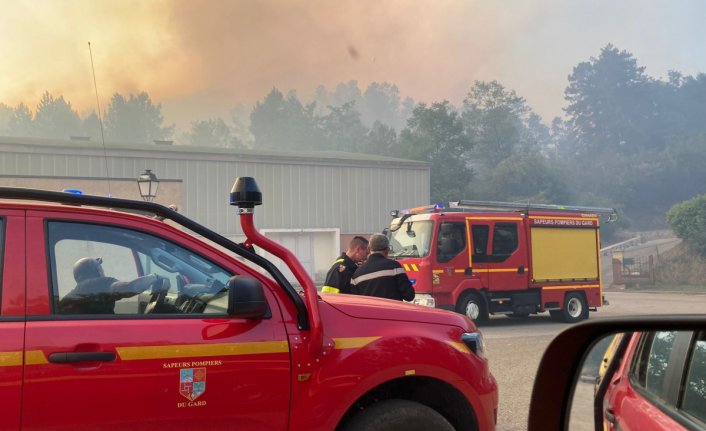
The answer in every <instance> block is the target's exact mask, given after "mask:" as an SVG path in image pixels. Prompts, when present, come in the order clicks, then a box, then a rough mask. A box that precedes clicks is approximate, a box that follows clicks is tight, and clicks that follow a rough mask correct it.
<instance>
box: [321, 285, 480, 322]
mask: <svg viewBox="0 0 706 431" xmlns="http://www.w3.org/2000/svg"><path fill="white" fill-rule="evenodd" d="M321 299H322V300H323V301H324V302H326V303H327V304H329V305H331V306H332V307H334V308H335V309H337V310H338V311H340V312H342V313H345V314H347V315H349V316H351V317H356V318H359V319H376V320H399V321H405V322H420V323H436V324H441V325H451V326H458V327H460V328H463V329H464V330H465V331H475V330H476V328H475V325H474V324H473V323H472V322H471V321H470V320H468V319H467V318H466V317H465V316H462V315H460V314H457V313H453V312H451V311H446V310H440V309H437V308H430V307H423V306H421V305H414V304H410V303H407V302H402V301H395V300H392V299H382V298H374V297H370V296H360V295H343V294H325V293H324V294H322V295H321Z"/></svg>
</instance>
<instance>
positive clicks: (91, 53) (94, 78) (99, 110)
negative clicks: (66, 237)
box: [88, 41, 113, 197]
mask: <svg viewBox="0 0 706 431" xmlns="http://www.w3.org/2000/svg"><path fill="white" fill-rule="evenodd" d="M88 55H89V56H90V57H91V72H93V89H94V90H95V92H96V106H97V107H98V123H99V124H100V126H101V143H102V144H103V161H104V162H105V176H106V177H107V179H108V197H112V196H113V195H112V193H111V192H110V170H109V169H108V151H107V150H106V148H105V134H104V133H103V114H101V103H100V100H99V99H98V84H97V83H96V69H95V67H94V66H93V51H92V50H91V42H90V41H89V42H88Z"/></svg>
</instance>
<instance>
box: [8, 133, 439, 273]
mask: <svg viewBox="0 0 706 431" xmlns="http://www.w3.org/2000/svg"><path fill="white" fill-rule="evenodd" d="M145 169H151V170H152V171H153V172H154V173H155V174H156V175H157V177H158V178H159V180H160V185H159V190H158V192H157V198H156V199H155V201H156V202H159V203H162V204H172V203H174V204H177V205H178V207H179V211H180V212H182V213H183V214H185V215H186V216H188V217H190V218H193V219H195V220H196V221H198V222H199V223H202V224H204V225H205V226H208V227H209V228H211V229H213V230H215V231H217V232H219V233H221V234H223V235H226V236H228V237H231V238H235V239H237V240H239V237H240V236H241V235H242V233H241V231H240V227H239V220H238V217H237V216H236V215H235V212H234V209H233V208H232V207H230V206H229V205H228V197H229V192H230V189H231V187H232V185H233V181H234V179H235V178H236V177H239V176H251V177H254V178H255V179H256V180H257V182H258V184H259V186H260V189H261V191H262V193H263V205H262V206H261V207H258V208H256V213H255V214H256V216H255V222H256V225H257V227H258V228H259V229H260V230H261V231H262V232H263V233H264V234H266V235H267V236H269V237H270V238H273V239H274V240H276V241H278V242H280V243H282V244H283V245H285V246H286V247H288V248H289V249H291V250H292V251H294V252H295V253H296V254H297V256H298V257H299V258H300V260H301V261H302V263H303V265H304V267H305V268H307V269H308V270H309V272H310V273H311V275H312V276H314V278H315V279H317V280H319V281H320V280H322V278H323V277H324V276H325V273H326V270H327V269H328V267H329V266H330V265H331V262H332V261H333V259H334V258H335V256H336V255H338V254H339V253H340V250H341V249H343V248H345V246H346V245H347V242H348V240H349V239H350V238H351V237H352V236H353V235H357V234H363V235H367V234H369V233H372V232H378V231H380V230H382V228H383V227H385V226H386V225H387V223H388V222H389V212H390V210H392V209H400V208H408V207H413V206H418V205H423V204H426V203H428V202H429V199H430V168H429V164H428V163H424V162H417V161H410V160H402V159H395V158H388V157H380V156H371V155H365V154H350V153H339V152H315V153H314V152H310V153H305V152H297V153H291V152H281V151H255V150H233V149H223V148H204V147H189V146H180V145H172V144H170V143H168V142H167V143H165V142H163V143H154V144H141V145H140V144H120V143H107V144H106V147H105V148H104V147H103V146H102V145H101V144H100V143H97V142H92V141H85V140H50V139H40V138H11V137H0V185H4V186H22V187H34V188H46V189H53V190H62V189H65V188H81V189H83V191H84V192H85V193H89V194H97V195H104V196H105V195H108V194H109V193H110V194H111V195H112V196H115V197H125V198H133V199H139V198H140V196H139V193H138V188H137V184H136V181H135V179H136V178H137V176H138V175H140V174H141V173H142V172H144V171H145ZM288 275H289V274H288Z"/></svg>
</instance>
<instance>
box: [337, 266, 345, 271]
mask: <svg viewBox="0 0 706 431" xmlns="http://www.w3.org/2000/svg"><path fill="white" fill-rule="evenodd" d="M345 271H346V265H338V272H345Z"/></svg>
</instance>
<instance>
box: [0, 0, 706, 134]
mask: <svg viewBox="0 0 706 431" xmlns="http://www.w3.org/2000/svg"><path fill="white" fill-rule="evenodd" d="M89 41H90V42H91V47H92V50H93V58H94V64H95V72H96V77H97V81H98V92H99V94H100V100H101V106H102V108H103V109H105V107H106V106H107V104H108V101H109V99H110V96H111V95H112V94H113V93H116V92H119V93H122V94H125V95H127V94H128V93H130V92H133V93H136V92H139V91H147V92H148V93H149V94H150V96H151V98H152V100H153V101H155V102H158V103H162V105H163V113H164V114H165V117H166V118H165V119H166V122H167V123H177V125H178V126H179V127H182V128H187V127H188V126H189V121H191V120H195V119H205V118H209V117H213V116H223V117H224V118H227V115H228V114H227V112H228V111H229V109H230V108H231V107H233V106H234V105H235V104H236V103H238V102H243V103H246V104H252V103H254V102H255V101H257V100H259V99H262V97H263V96H264V95H265V94H266V93H267V92H268V91H269V90H270V89H271V88H272V87H273V86H276V87H278V88H280V89H281V90H283V91H288V90H291V89H295V90H296V91H297V93H298V95H299V96H300V97H301V98H302V99H309V98H310V97H312V96H313V93H314V89H315V88H316V86H317V85H319V84H323V85H325V86H327V87H328V88H329V89H332V88H333V87H335V85H336V84H338V83H340V82H344V81H349V80H352V79H354V80H357V81H358V82H359V83H360V86H361V87H362V88H364V87H365V86H367V85H368V84H369V83H370V82H373V81H378V82H382V81H387V82H391V83H395V84H397V86H398V87H399V88H400V92H401V94H402V96H410V97H412V98H414V99H416V100H419V101H425V102H434V101H439V100H443V99H448V100H450V101H451V102H453V103H455V104H460V103H461V101H462V100H463V98H464V96H465V94H466V93H467V92H468V90H469V89H470V87H471V86H472V85H473V82H474V81H475V80H494V79H495V80H498V81H500V82H501V83H502V84H503V85H505V86H506V87H507V88H510V89H514V90H515V91H517V93H518V94H519V95H521V96H523V97H525V98H526V99H527V101H528V103H529V105H530V106H531V107H532V108H534V109H535V110H536V111H537V112H538V113H539V114H540V115H542V116H543V117H544V119H545V121H547V122H548V121H550V120H551V118H552V117H554V116H557V115H561V113H562V111H561V108H562V107H564V106H565V103H564V100H563V92H564V88H565V87H566V85H567V76H568V75H569V74H570V73H571V71H572V68H573V67H574V66H575V65H576V64H577V63H579V62H581V61H586V60H588V59H589V58H590V57H591V56H597V55H598V53H599V51H600V49H601V48H602V47H603V46H605V45H606V44H608V43H613V44H614V45H616V46H617V47H618V48H620V49H625V50H627V51H629V52H631V53H633V54H634V55H635V57H636V58H637V59H638V62H639V64H641V65H643V66H646V67H647V73H648V74H649V75H650V76H653V77H666V74H667V71H668V70H679V71H681V72H683V73H685V74H695V73H698V72H706V44H705V41H706V2H704V1H702V0H625V1H621V0H592V1H583V0H532V1H530V0H485V1H477V0H458V1H453V0H434V1H427V0H385V1H379V0H329V1H323V0H310V1H305V0H242V1H240V0H238V1H236V0H233V1H216V0H212V1H200V2H197V1H190V0H159V1H157V0H155V1H144V0H121V1H111V0H62V1H54V0H27V1H12V2H4V4H3V5H2V12H1V13H0V102H3V103H6V104H8V105H11V106H14V105H16V104H17V103H18V102H20V101H24V102H25V103H27V104H28V105H29V106H30V107H31V108H32V109H34V107H35V106H36V104H37V102H38V100H39V98H40V97H41V94H42V93H43V92H44V91H45V90H48V91H49V92H51V93H52V94H54V95H55V96H58V95H63V96H64V97H65V98H66V99H67V100H68V101H70V102H71V103H72V104H73V105H74V107H75V108H77V109H78V110H79V112H81V113H85V112H86V111H88V110H91V109H94V107H95V93H94V89H93V80H92V76H91V63H90V57H89V51H88V44H87V43H88V42H89Z"/></svg>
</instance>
